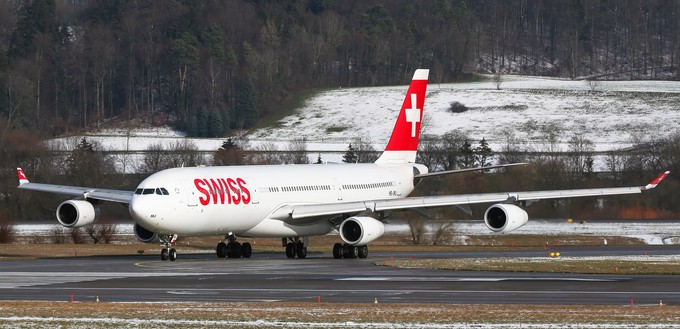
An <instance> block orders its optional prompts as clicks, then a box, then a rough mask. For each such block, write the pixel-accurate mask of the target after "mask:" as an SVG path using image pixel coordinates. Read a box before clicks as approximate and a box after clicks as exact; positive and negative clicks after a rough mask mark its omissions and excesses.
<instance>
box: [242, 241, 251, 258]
mask: <svg viewBox="0 0 680 329" xmlns="http://www.w3.org/2000/svg"><path fill="white" fill-rule="evenodd" d="M241 254H242V255H243V258H250V256H251V255H252V254H253V247H252V246H251V245H250V243H249V242H244V243H243V244H242V245H241Z"/></svg>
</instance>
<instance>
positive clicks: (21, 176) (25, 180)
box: [17, 168, 28, 186]
mask: <svg viewBox="0 0 680 329" xmlns="http://www.w3.org/2000/svg"><path fill="white" fill-rule="evenodd" d="M17 175H18V176H19V186H21V185H24V184H26V183H28V178H26V175H25V174H24V170H23V169H21V168H17Z"/></svg>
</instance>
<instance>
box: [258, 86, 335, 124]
mask: <svg viewBox="0 0 680 329" xmlns="http://www.w3.org/2000/svg"><path fill="white" fill-rule="evenodd" d="M325 91H326V89H312V90H304V91H301V92H298V93H296V94H293V95H292V96H290V97H288V98H287V99H286V101H284V102H283V103H281V106H279V108H277V109H276V111H272V112H271V113H269V114H268V115H266V116H264V117H262V119H260V121H259V122H258V123H257V125H256V126H255V127H254V128H253V130H256V129H261V128H268V127H277V126H279V125H280V123H279V121H280V120H281V119H283V118H285V117H287V116H289V115H293V114H295V111H297V110H298V109H300V108H301V107H303V106H304V105H305V103H306V102H307V100H309V99H311V98H313V97H314V96H316V95H318V94H321V93H323V92H325Z"/></svg>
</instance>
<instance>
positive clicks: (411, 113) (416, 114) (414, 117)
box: [405, 94, 420, 137]
mask: <svg viewBox="0 0 680 329" xmlns="http://www.w3.org/2000/svg"><path fill="white" fill-rule="evenodd" d="M416 99H417V96H416V94H411V108H410V109H405V111H406V122H410V123H411V137H416V123H418V122H420V109H419V108H417V105H416V104H417V103H416Z"/></svg>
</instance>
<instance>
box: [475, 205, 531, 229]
mask: <svg viewBox="0 0 680 329" xmlns="http://www.w3.org/2000/svg"><path fill="white" fill-rule="evenodd" d="M528 221H529V215H528V214H527V212H526V211H524V209H522V208H520V207H518V206H515V205H511V204H502V203H499V204H495V205H493V206H491V207H489V209H487V210H486V212H485V213H484V223H486V227H488V228H489V229H490V230H492V231H494V232H497V233H506V232H510V231H513V230H516V229H518V228H520V227H522V226H524V224H526V223H527V222H528Z"/></svg>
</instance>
